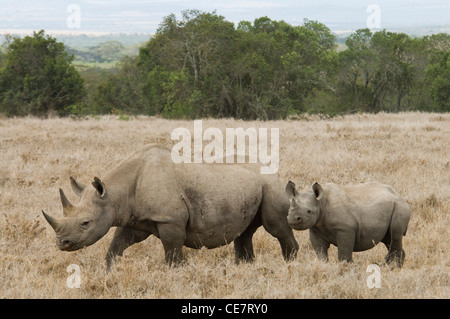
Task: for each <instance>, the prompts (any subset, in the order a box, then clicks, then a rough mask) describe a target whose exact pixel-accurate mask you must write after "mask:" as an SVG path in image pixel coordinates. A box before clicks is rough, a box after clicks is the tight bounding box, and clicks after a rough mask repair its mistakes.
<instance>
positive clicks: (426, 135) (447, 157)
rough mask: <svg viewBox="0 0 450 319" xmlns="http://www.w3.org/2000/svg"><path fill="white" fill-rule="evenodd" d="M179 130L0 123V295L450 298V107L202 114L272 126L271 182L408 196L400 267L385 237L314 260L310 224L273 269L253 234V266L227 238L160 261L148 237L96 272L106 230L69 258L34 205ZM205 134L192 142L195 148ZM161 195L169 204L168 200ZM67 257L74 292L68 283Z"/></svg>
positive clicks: (274, 258)
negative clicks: (435, 110)
mask: <svg viewBox="0 0 450 319" xmlns="http://www.w3.org/2000/svg"><path fill="white" fill-rule="evenodd" d="M177 127H186V128H188V129H189V130H191V131H192V129H193V122H192V121H169V120H164V119H160V118H147V117H137V118H131V119H129V120H128V121H122V120H119V118H118V117H109V116H106V117H101V118H89V119H83V120H76V119H69V118H66V119H59V118H54V119H52V118H51V119H44V120H41V119H36V118H19V119H6V118H3V119H0V298H450V278H449V274H450V271H449V270H450V255H449V248H450V236H449V233H450V232H449V226H450V114H448V113H447V114H425V113H404V114H395V115H394V114H377V115H366V114H361V115H350V116H345V117H337V118H333V119H321V118H313V117H305V118H302V119H292V120H288V121H268V122H244V121H238V120H233V119H222V120H204V121H203V130H205V129H206V128H208V127H217V128H220V129H222V130H223V131H225V128H226V127H235V128H236V127H243V128H247V127H256V128H258V127H267V128H272V127H275V128H279V129H280V169H279V171H278V175H279V176H280V178H281V179H282V181H283V183H286V182H287V181H288V180H292V181H294V182H295V183H296V184H297V186H298V187H301V188H303V189H309V188H310V187H311V185H312V183H313V182H314V181H319V182H322V183H326V182H336V183H342V184H347V183H358V182H363V181H377V182H381V183H385V184H390V185H392V186H393V188H394V189H395V190H396V191H397V192H399V193H400V194H401V195H402V196H403V197H404V198H405V199H406V200H407V201H408V203H409V204H410V206H411V209H412V217H411V220H410V223H409V228H408V233H407V235H406V237H405V238H404V249H405V251H406V259H405V264H404V267H403V268H402V269H398V268H391V267H390V266H386V265H383V264H382V261H383V259H384V257H385V254H386V248H385V247H384V245H383V244H379V245H377V246H376V247H375V248H373V249H371V250H369V251H366V252H360V253H354V254H353V258H354V262H353V263H351V264H346V263H339V262H338V261H337V249H336V247H331V248H330V251H329V255H330V262H329V263H325V262H322V261H320V260H318V259H317V258H316V256H315V253H314V252H313V250H312V247H311V244H310V242H309V236H308V232H307V231H304V232H295V237H296V238H297V240H298V243H299V245H300V251H299V253H298V255H297V259H296V260H295V261H293V262H291V263H285V261H284V260H283V258H282V256H281V250H280V247H279V244H278V241H277V240H276V239H275V238H273V237H272V236H271V235H269V234H268V233H267V232H266V231H265V230H264V229H263V228H260V229H259V230H258V231H257V232H256V234H255V236H254V248H255V254H256V260H255V262H254V263H251V264H239V265H236V264H235V263H234V249H233V245H232V244H231V245H228V246H224V247H220V248H217V249H212V250H208V249H200V250H193V249H189V248H186V247H185V248H183V249H184V255H185V263H184V265H182V266H180V267H176V268H169V267H168V266H167V265H166V264H165V263H164V261H163V260H164V252H163V248H162V244H161V242H160V241H159V239H157V238H156V237H154V236H151V237H149V238H148V239H147V240H145V241H143V242H141V243H139V244H135V245H134V246H132V247H130V248H129V249H128V250H126V251H125V253H124V256H123V257H121V258H119V259H118V262H117V263H116V264H115V267H114V268H113V269H112V270H111V271H110V272H108V273H107V272H106V269H105V268H106V267H105V261H104V257H105V254H106V250H107V248H108V246H109V242H110V240H111V239H112V232H113V230H110V232H109V233H108V234H107V235H106V236H105V237H103V238H102V239H100V240H99V241H98V242H97V243H95V244H94V245H92V246H89V247H86V248H83V249H82V250H79V251H76V252H62V251H59V250H58V248H57V246H56V243H55V234H54V231H53V229H51V227H50V226H49V225H48V224H47V223H46V221H45V220H44V218H43V216H42V214H41V210H42V209H44V210H45V211H46V212H47V213H49V214H50V215H52V216H61V214H62V207H61V202H60V198H59V193H58V188H59V187H61V188H63V189H64V190H65V191H66V194H67V196H68V198H69V200H70V201H71V202H74V203H76V202H77V197H76V196H75V195H74V194H73V193H72V191H71V188H70V182H69V176H74V177H76V178H77V179H78V180H79V181H81V182H83V183H86V184H87V183H89V182H91V181H92V180H93V177H94V176H98V177H102V176H104V175H105V174H106V173H107V172H108V171H109V170H111V169H112V168H114V167H115V166H116V165H117V164H119V163H120V162H121V161H122V160H123V159H125V158H126V157H128V156H129V155H130V154H131V153H133V152H134V151H135V150H137V149H138V148H140V147H141V146H143V145H144V144H147V143H153V142H157V143H161V144H165V145H167V146H169V147H171V146H172V145H173V144H175V142H174V141H171V139H170V133H171V132H172V130H173V129H175V128H177ZM205 144H206V142H205V143H204V145H205ZM168 200H170V199H168ZM374 263H378V264H379V265H380V271H381V272H380V274H381V287H380V288H372V289H370V288H369V287H368V285H367V283H366V282H367V279H368V277H369V276H370V275H371V274H372V273H370V272H366V269H367V267H368V265H370V264H374ZM70 264H77V265H79V267H80V278H81V286H80V288H79V289H76V288H73V289H71V288H68V287H67V285H66V281H67V279H68V277H69V276H70V275H71V273H70V272H67V267H68V266H69V265H70Z"/></svg>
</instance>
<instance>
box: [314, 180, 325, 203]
mask: <svg viewBox="0 0 450 319" xmlns="http://www.w3.org/2000/svg"><path fill="white" fill-rule="evenodd" d="M312 190H313V192H314V195H315V196H316V199H317V200H319V199H321V198H322V196H323V188H322V186H320V184H319V183H317V182H315V183H314V184H313V186H312Z"/></svg>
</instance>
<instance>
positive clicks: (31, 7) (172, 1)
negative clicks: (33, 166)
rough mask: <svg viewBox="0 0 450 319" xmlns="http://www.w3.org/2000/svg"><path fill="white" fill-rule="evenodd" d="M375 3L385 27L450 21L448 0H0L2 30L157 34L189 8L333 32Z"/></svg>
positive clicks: (359, 19) (350, 26) (360, 18)
mask: <svg viewBox="0 0 450 319" xmlns="http://www.w3.org/2000/svg"><path fill="white" fill-rule="evenodd" d="M372 4H374V5H376V8H379V15H378V20H377V21H378V22H379V24H380V27H381V28H386V29H389V28H395V27H417V26H429V25H449V24H450V1H449V0H368V1H367V0H348V1H346V0H343V1H331V0H316V1H302V0H296V1H293V0H292V1H291V0H285V1H275V0H228V1H204V0H169V1H154V0H150V1H148V0H131V1H118V0H116V1H114V0H113V1H106V0H84V1H77V0H69V1H67V0H58V1H55V0H53V1H50V0H20V1H19V0H15V1H5V0H0V30H19V29H25V30H39V29H45V30H62V31H75V32H90V31H98V32H138V33H153V32H155V31H156V29H157V27H158V24H159V23H160V22H161V20H162V18H163V17H164V16H167V15H168V14H170V13H175V14H177V15H180V12H181V11H182V10H185V9H199V10H202V11H212V10H216V11H217V13H218V14H220V15H223V16H225V18H226V19H227V20H228V21H232V22H235V23H237V22H239V21H241V20H249V21H253V20H254V19H255V18H259V17H262V16H268V17H269V18H271V19H275V20H285V21H286V22H288V23H290V24H293V25H298V24H302V22H303V19H304V18H308V19H311V20H318V21H319V22H322V23H324V24H326V25H327V26H328V27H330V28H331V29H332V30H355V29H358V28H364V27H367V20H368V18H370V16H371V15H372V14H375V13H374V11H372V10H369V12H368V11H367V10H368V8H373V6H372V7H369V5H372ZM371 21H375V20H373V19H372V20H371Z"/></svg>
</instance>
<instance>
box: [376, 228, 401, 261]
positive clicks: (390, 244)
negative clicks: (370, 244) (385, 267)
mask: <svg viewBox="0 0 450 319" xmlns="http://www.w3.org/2000/svg"><path fill="white" fill-rule="evenodd" d="M382 242H383V244H385V245H386V248H387V249H388V253H387V255H386V258H385V262H386V263H387V264H391V263H395V264H396V265H397V266H398V267H402V266H403V262H404V260H405V251H404V250H403V234H397V233H393V231H392V229H391V227H389V229H388V231H387V232H386V235H385V236H384V238H383V239H382Z"/></svg>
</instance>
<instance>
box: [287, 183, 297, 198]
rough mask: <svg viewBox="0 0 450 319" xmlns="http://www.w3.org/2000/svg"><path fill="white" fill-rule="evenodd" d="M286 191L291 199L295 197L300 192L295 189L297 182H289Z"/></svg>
mask: <svg viewBox="0 0 450 319" xmlns="http://www.w3.org/2000/svg"><path fill="white" fill-rule="evenodd" d="M284 191H285V193H286V195H287V197H288V198H289V199H293V198H294V197H295V196H297V195H298V194H299V193H298V190H296V189H295V184H294V183H293V182H291V181H289V182H288V183H287V185H286V188H285V189H284Z"/></svg>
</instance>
